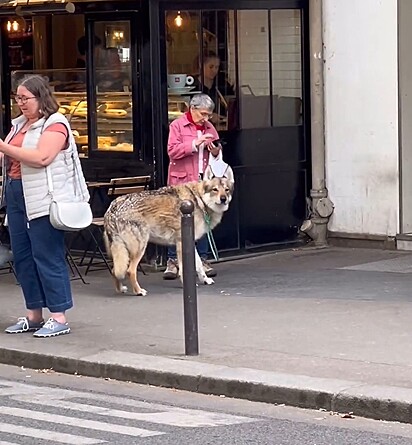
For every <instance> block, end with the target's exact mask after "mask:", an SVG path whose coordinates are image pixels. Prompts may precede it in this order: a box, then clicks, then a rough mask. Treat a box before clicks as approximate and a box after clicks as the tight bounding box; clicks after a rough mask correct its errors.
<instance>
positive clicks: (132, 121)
mask: <svg viewBox="0 0 412 445" xmlns="http://www.w3.org/2000/svg"><path fill="white" fill-rule="evenodd" d="M136 20H137V14H130V15H129V16H128V18H124V17H122V16H120V15H119V16H117V15H116V14H114V15H111V17H110V18H106V17H104V18H100V17H99V18H98V19H97V18H96V19H90V20H89V24H88V33H89V38H88V43H89V59H90V60H89V61H90V66H91V67H92V69H90V70H88V84H89V91H90V95H89V98H88V102H89V106H88V110H89V111H88V117H89V122H90V125H89V138H91V139H92V140H93V141H94V144H92V147H94V150H95V151H97V152H99V153H100V152H112V153H121V154H122V153H123V154H125V153H140V152H141V147H140V125H139V123H138V122H137V119H136V117H137V116H139V113H138V107H139V101H138V97H139V95H138V91H139V86H138V85H139V64H138V51H137V43H136V42H137V37H136V35H135V32H134V31H133V30H134V29H136V28H137V27H136V26H133V25H135V22H136Z"/></svg>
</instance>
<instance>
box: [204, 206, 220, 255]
mask: <svg viewBox="0 0 412 445" xmlns="http://www.w3.org/2000/svg"><path fill="white" fill-rule="evenodd" d="M203 217H204V219H205V223H206V225H207V232H206V235H207V240H208V241H209V246H210V250H211V251H212V255H213V257H214V259H215V260H216V261H218V260H219V254H218V252H217V247H216V243H215V239H214V237H213V233H212V229H211V228H210V216H209V215H208V214H207V212H204V214H203Z"/></svg>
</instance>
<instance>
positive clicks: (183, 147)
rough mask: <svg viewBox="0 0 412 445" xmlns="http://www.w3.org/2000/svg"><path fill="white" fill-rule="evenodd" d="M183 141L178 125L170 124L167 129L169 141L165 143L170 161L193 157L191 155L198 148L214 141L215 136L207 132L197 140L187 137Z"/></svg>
mask: <svg viewBox="0 0 412 445" xmlns="http://www.w3.org/2000/svg"><path fill="white" fill-rule="evenodd" d="M216 134H217V133H216ZM185 139H186V140H183V136H182V131H181V128H180V127H179V125H178V124H177V123H176V124H175V123H174V122H172V123H171V124H170V127H169V140H168V143H167V153H168V155H169V158H170V159H171V160H177V159H182V158H185V157H186V156H193V153H196V152H197V148H198V146H199V145H200V144H202V143H203V142H207V141H208V140H213V139H215V134H214V133H212V132H210V133H209V132H207V133H205V134H203V135H202V136H200V137H199V138H195V137H189V136H188V137H186V138H185Z"/></svg>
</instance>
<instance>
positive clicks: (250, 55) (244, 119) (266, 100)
mask: <svg viewBox="0 0 412 445" xmlns="http://www.w3.org/2000/svg"><path fill="white" fill-rule="evenodd" d="M237 29H238V54H239V64H238V66H239V84H240V85H239V87H240V88H239V89H240V116H239V117H240V127H241V128H260V127H270V123H271V115H270V80H269V79H270V67H269V48H270V46H269V26H268V13H267V11H239V12H238V14H237Z"/></svg>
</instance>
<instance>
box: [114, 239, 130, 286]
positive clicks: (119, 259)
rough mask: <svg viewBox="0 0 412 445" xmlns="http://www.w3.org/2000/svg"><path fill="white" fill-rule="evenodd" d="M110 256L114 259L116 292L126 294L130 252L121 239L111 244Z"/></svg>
mask: <svg viewBox="0 0 412 445" xmlns="http://www.w3.org/2000/svg"><path fill="white" fill-rule="evenodd" d="M110 256H111V257H112V259H113V269H112V276H113V279H114V283H115V287H116V291H117V292H119V293H123V294H124V293H125V292H127V286H125V285H124V284H123V280H124V278H125V276H126V273H127V268H128V265H129V252H128V250H127V248H126V246H125V244H124V242H123V241H122V240H121V239H116V240H115V241H113V242H112V243H111V244H110Z"/></svg>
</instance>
